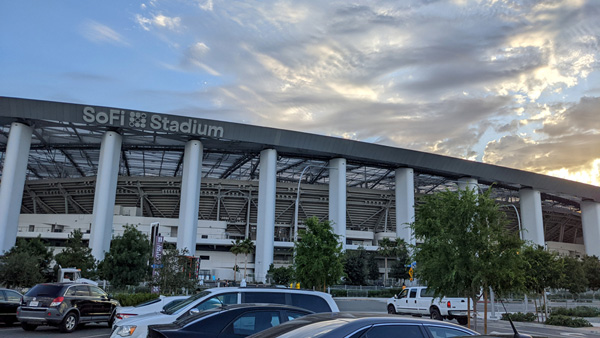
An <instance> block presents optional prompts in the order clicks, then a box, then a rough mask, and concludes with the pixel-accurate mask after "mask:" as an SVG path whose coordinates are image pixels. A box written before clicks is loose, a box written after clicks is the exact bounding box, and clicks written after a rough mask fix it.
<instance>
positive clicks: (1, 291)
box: [0, 290, 6, 301]
mask: <svg viewBox="0 0 600 338" xmlns="http://www.w3.org/2000/svg"><path fill="white" fill-rule="evenodd" d="M3 300H6V298H5V297H4V291H3V290H0V301H3Z"/></svg>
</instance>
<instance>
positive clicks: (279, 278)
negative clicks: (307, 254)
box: [267, 263, 294, 285]
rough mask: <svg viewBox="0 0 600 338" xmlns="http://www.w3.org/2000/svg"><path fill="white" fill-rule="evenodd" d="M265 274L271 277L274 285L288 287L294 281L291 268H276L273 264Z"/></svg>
mask: <svg viewBox="0 0 600 338" xmlns="http://www.w3.org/2000/svg"><path fill="white" fill-rule="evenodd" d="M267 273H268V274H269V275H271V277H272V278H273V282H274V283H275V284H279V285H288V284H289V283H291V282H293V280H294V268H293V267H291V266H288V267H285V266H280V267H278V268H276V267H275V264H273V263H271V265H269V271H267Z"/></svg>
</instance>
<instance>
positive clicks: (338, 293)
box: [331, 289, 348, 297]
mask: <svg viewBox="0 0 600 338" xmlns="http://www.w3.org/2000/svg"><path fill="white" fill-rule="evenodd" d="M347 296H348V290H344V289H331V297H347Z"/></svg>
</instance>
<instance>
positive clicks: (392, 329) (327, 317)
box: [248, 312, 478, 338]
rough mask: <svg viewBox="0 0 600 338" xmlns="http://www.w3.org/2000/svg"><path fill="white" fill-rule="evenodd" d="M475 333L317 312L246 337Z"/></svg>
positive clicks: (423, 322)
mask: <svg viewBox="0 0 600 338" xmlns="http://www.w3.org/2000/svg"><path fill="white" fill-rule="evenodd" d="M475 335H478V333H477V332H475V331H473V330H469V329H467V328H465V327H463V326H460V325H457V324H453V323H448V322H440V321H437V320H432V319H419V318H409V317H399V316H395V315H390V314H382V313H356V312H352V313H350V312H338V313H318V314H314V315H308V316H304V317H302V318H298V319H295V320H293V321H290V322H287V323H283V324H281V325H279V326H275V327H272V328H270V329H267V330H264V331H261V332H258V333H255V334H253V335H251V336H249V337H248V338H275V337H286V338H307V337H319V338H338V337H352V338H358V337H360V338H363V337H364V338H371V337H385V338H393V337H402V338H429V337H464V336H475Z"/></svg>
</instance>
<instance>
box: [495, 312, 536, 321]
mask: <svg viewBox="0 0 600 338" xmlns="http://www.w3.org/2000/svg"><path fill="white" fill-rule="evenodd" d="M501 319H502V320H508V314H507V313H503V314H502V318H501ZM510 319H511V320H512V321H513V322H533V321H534V320H535V313H531V312H527V313H523V312H516V313H511V314H510Z"/></svg>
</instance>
